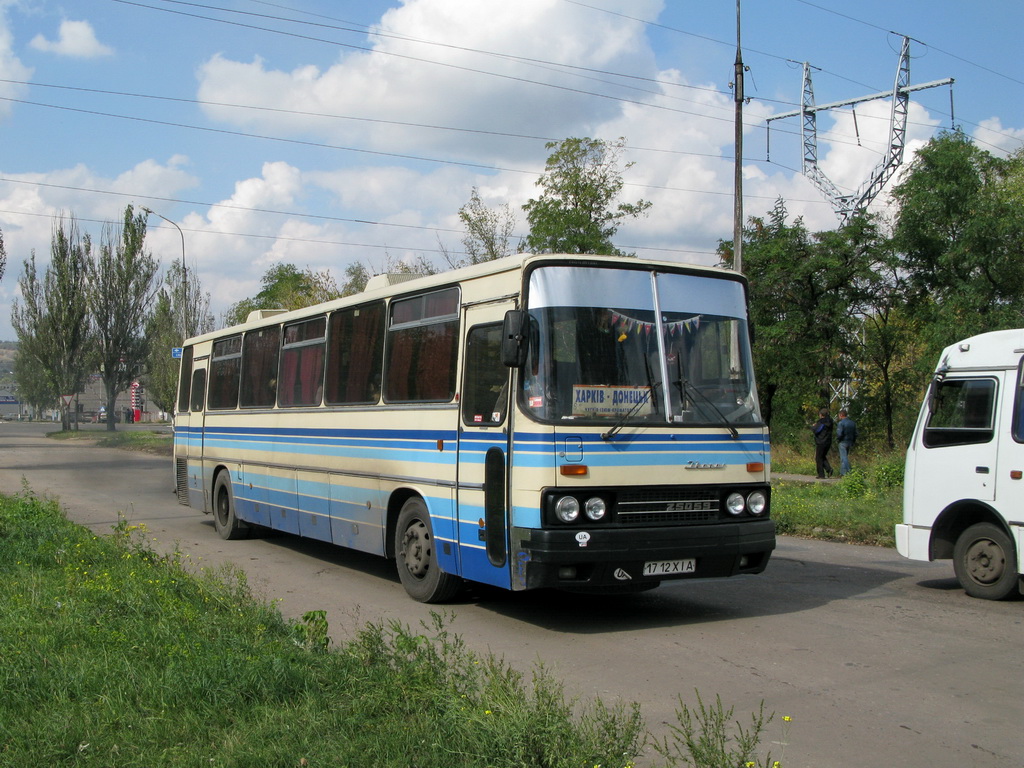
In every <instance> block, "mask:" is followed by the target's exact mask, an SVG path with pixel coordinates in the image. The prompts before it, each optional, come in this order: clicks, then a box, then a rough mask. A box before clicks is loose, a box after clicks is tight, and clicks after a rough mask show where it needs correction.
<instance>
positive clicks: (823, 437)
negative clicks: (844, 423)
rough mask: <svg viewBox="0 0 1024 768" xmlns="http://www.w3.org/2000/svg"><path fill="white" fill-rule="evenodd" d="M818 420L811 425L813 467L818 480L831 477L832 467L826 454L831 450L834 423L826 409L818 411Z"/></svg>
mask: <svg viewBox="0 0 1024 768" xmlns="http://www.w3.org/2000/svg"><path fill="white" fill-rule="evenodd" d="M818 417H819V418H818V420H817V421H816V422H814V424H812V425H811V429H812V430H813V431H814V466H815V468H816V469H817V470H818V479H819V480H824V479H825V478H826V477H832V465H831V464H830V463H829V461H828V452H829V450H831V448H832V427H833V424H834V422H833V421H832V417H831V416H830V415H829V412H828V408H822V409H821V410H820V411H818Z"/></svg>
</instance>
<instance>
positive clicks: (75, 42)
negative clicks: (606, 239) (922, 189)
mask: <svg viewBox="0 0 1024 768" xmlns="http://www.w3.org/2000/svg"><path fill="white" fill-rule="evenodd" d="M741 18H742V44H743V58H744V62H745V64H746V65H747V66H748V67H749V72H748V73H747V75H746V95H747V96H748V98H749V102H748V103H747V104H746V106H745V108H744V114H745V120H744V123H745V138H744V198H745V199H744V208H745V212H746V214H747V215H755V216H756V215H763V214H764V213H765V212H766V211H767V210H768V209H769V208H770V207H771V205H772V204H773V202H774V201H775V199H777V198H778V197H779V196H781V197H783V198H784V199H785V200H786V201H787V205H788V208H789V210H790V212H791V213H792V214H793V215H794V216H796V215H800V216H803V217H804V219H805V221H806V223H807V225H808V226H809V227H811V228H812V229H814V230H819V229H826V228H831V227H834V226H836V224H837V220H836V218H835V215H834V214H833V211H832V208H831V206H830V205H829V204H828V202H827V201H825V199H824V198H823V197H822V196H821V194H820V193H819V192H818V191H817V190H816V189H815V188H814V187H813V186H812V185H811V184H809V183H808V182H807V180H806V179H805V178H804V177H803V176H801V174H800V157H801V154H800V153H801V144H800V136H799V129H800V126H799V121H798V119H797V118H790V119H787V120H778V121H773V122H771V132H770V141H769V139H768V135H769V134H768V131H767V129H766V122H765V121H766V118H768V117H771V116H772V115H777V114H779V113H783V112H787V111H790V110H792V109H794V108H796V106H797V105H798V101H799V98H800V89H801V64H802V62H805V61H806V62H809V63H810V64H811V65H812V66H813V67H814V69H813V70H812V71H813V84H814V93H815V99H816V102H817V103H818V104H824V103H828V102H832V101H838V100H844V99H848V98H853V97H857V96H862V95H867V94H871V93H875V92H880V91H887V90H888V91H891V90H892V87H893V82H894V77H895V73H896V65H897V61H898V52H899V48H900V44H901V35H907V36H910V37H911V38H913V42H912V44H911V54H912V57H913V58H912V62H911V73H910V81H911V83H912V84H918V83H926V82H932V81H935V80H940V79H944V78H949V77H952V78H954V79H955V81H956V82H955V84H954V85H953V86H952V88H950V87H936V88H931V89H928V90H924V91H919V92H917V93H915V94H914V95H913V97H912V105H911V111H910V117H909V125H908V130H907V140H908V142H907V147H908V154H907V157H906V160H907V161H909V160H910V159H911V156H912V152H913V151H914V150H915V149H916V148H917V147H919V146H921V144H923V143H924V142H925V141H927V140H928V139H929V138H930V137H931V136H933V135H935V133H936V132H937V131H939V130H942V129H944V128H949V127H950V126H951V125H952V123H953V120H954V119H955V122H956V124H957V125H959V126H961V127H962V128H963V130H964V131H965V132H966V133H968V134H969V135H971V136H973V137H974V138H975V140H976V141H977V142H978V143H979V145H980V146H982V147H983V148H985V149H987V150H989V151H992V152H997V153H1006V152H1012V151H1016V150H1017V149H1019V148H1020V147H1021V145H1022V143H1024V68H1022V66H1021V64H1020V63H1019V60H1018V57H1017V49H1018V38H1019V30H1020V29H1021V28H1024V3H1020V2H1019V0H990V1H988V2H982V3H965V2H962V0H957V1H954V0H931V1H930V2H927V3H926V2H919V1H918V0H904V2H900V3H892V2H881V1H880V0H862V2H860V3H857V4H850V3H848V2H838V0H815V2H811V1H810V0H743V3H742V17H741ZM735 53H736V4H735V2H734V1H733V0H713V1H709V0H685V1H684V0H516V2H514V3H513V2H509V1H508V0H500V1H499V0H404V2H403V1H400V0H391V1H384V0H379V1H378V0H359V2H354V1H352V0H336V1H335V2H327V1H326V0H274V1H273V2H272V1H270V0H207V1H199V2H180V1H179V2H172V1H171V0H132V1H131V2H129V1H128V0H75V2H73V3H72V2H68V1H67V0H64V2H57V1H51V0H0V231H2V233H3V237H4V241H5V245H6V250H7V255H8V265H7V274H6V275H5V276H4V278H3V280H2V281H0V340H5V339H13V338H14V333H13V331H12V329H11V326H10V308H11V304H12V301H14V300H15V299H16V298H17V279H18V277H19V275H20V274H21V272H22V263H23V261H24V260H25V259H26V258H27V257H28V256H29V254H30V253H31V251H32V250H33V249H34V250H35V252H36V254H37V260H38V262H39V264H40V266H42V265H44V264H45V262H46V260H47V257H48V250H49V242H50V233H51V227H52V225H53V218H54V216H55V215H56V214H58V213H60V212H62V211H63V212H65V213H71V214H74V215H75V216H76V218H77V219H78V220H79V222H80V225H81V227H82V229H83V230H85V231H87V232H89V233H90V234H91V235H92V236H93V237H94V238H99V236H100V232H101V230H102V226H103V222H104V221H117V220H119V219H120V216H121V214H122V212H123V210H124V207H125V205H127V204H128V203H134V204H135V205H137V206H147V207H149V208H151V209H153V210H154V211H156V212H158V213H159V214H161V215H162V216H166V217H167V218H169V219H172V220H173V221H174V222H176V223H177V224H178V225H179V226H180V227H181V228H182V231H183V232H184V236H185V241H186V242H185V246H186V255H187V261H188V266H189V269H190V270H195V272H196V274H199V275H200V277H201V280H202V282H203V286H204V288H205V289H206V290H207V291H209V292H210V293H211V296H212V300H213V308H214V311H215V313H216V314H217V315H218V318H219V316H220V314H221V313H222V312H223V311H224V310H225V309H226V308H227V307H228V306H230V305H231V304H232V303H234V302H235V301H237V300H239V299H241V298H244V297H247V296H252V295H253V294H255V293H256V292H257V291H258V290H259V280H260V277H261V276H262V275H263V274H264V273H265V272H266V270H267V268H268V267H270V266H271V265H272V264H274V263H276V262H289V263H294V264H296V265H297V266H299V267H300V268H302V269H304V268H307V267H309V268H312V269H316V270H322V269H329V270H331V271H332V272H333V273H334V274H335V276H336V277H337V278H338V280H339V282H340V280H341V278H342V274H343V271H344V269H345V267H346V266H348V265H349V264H350V263H352V262H353V261H362V262H363V263H365V264H367V265H368V266H369V267H370V269H371V270H373V271H380V270H382V269H384V266H385V264H386V263H387V262H388V261H389V260H390V261H392V262H393V261H398V260H403V259H412V258H417V257H419V256H425V257H426V258H428V259H431V260H434V261H435V262H437V263H438V264H439V265H443V263H444V260H443V257H442V255H441V253H442V251H445V250H447V251H448V252H449V253H451V254H453V255H455V256H457V255H458V252H459V251H460V250H461V249H462V243H461V240H462V231H461V229H462V228H461V226H460V224H459V221H458V209H459V207H460V206H462V205H463V204H464V203H465V202H466V201H467V200H468V199H469V196H470V193H471V190H472V188H473V187H477V188H478V189H479V190H480V194H481V197H482V198H483V200H484V202H485V203H487V204H488V205H490V206H499V205H503V204H506V203H507V204H508V205H509V206H510V207H511V210H512V211H513V212H514V213H516V214H517V217H518V224H519V226H518V230H517V231H518V232H520V233H525V231H526V223H525V217H524V216H523V215H522V211H521V208H520V206H521V205H522V204H523V203H524V202H525V201H526V200H528V199H529V198H530V197H531V196H536V194H537V188H536V187H535V181H536V178H537V175H538V173H539V172H540V171H541V170H542V168H543V164H544V160H545V158H546V157H547V154H548V151H547V150H546V149H545V146H544V144H545V141H549V140H556V139H561V138H565V137H567V136H592V137H599V138H604V139H609V140H611V139H615V138H617V137H623V138H625V140H626V144H627V150H626V152H625V154H624V156H623V162H631V163H634V165H632V166H631V167H630V168H628V170H626V171H625V173H624V178H625V181H626V182H627V186H626V187H625V190H624V198H625V199H627V200H636V199H638V198H640V197H643V198H644V199H647V200H650V201H651V202H652V203H653V206H652V208H651V210H650V213H649V215H648V216H647V217H646V218H644V219H640V220H638V221H636V222H631V223H629V224H628V225H626V226H624V227H622V229H621V230H620V232H619V235H618V237H617V239H616V241H617V244H618V245H619V247H621V248H624V249H627V250H634V251H636V252H637V253H638V254H640V255H643V256H650V257H653V258H663V259H668V260H673V261H692V262H697V263H705V264H707V263H713V261H714V249H715V246H716V245H717V243H718V240H719V239H723V238H724V239H729V238H731V236H732V177H733V161H732V157H733V103H732V96H731V93H730V90H729V87H730V81H731V80H732V76H733V61H734V59H735ZM951 107H952V110H951ZM889 110H890V103H889V102H888V101H884V100H883V101H876V102H871V103H865V104H861V105H859V106H858V107H857V108H856V117H854V113H853V112H852V111H851V110H849V109H847V110H843V111H837V112H828V113H822V114H821V115H820V116H819V121H818V130H819V147H818V157H819V161H820V164H821V167H822V168H823V170H824V171H825V173H826V174H827V175H828V177H829V178H830V179H831V180H832V181H833V182H834V183H835V184H836V185H837V186H838V187H839V188H840V189H843V190H844V191H845V190H853V189H856V188H857V187H859V186H860V185H861V184H862V183H863V182H864V181H865V180H866V179H867V177H868V175H869V174H870V172H871V170H872V169H873V168H874V167H875V165H876V163H878V161H879V159H880V158H881V156H882V153H883V152H884V149H885V145H886V142H887V139H888V115H889ZM951 111H952V116H951ZM769 150H770V153H769ZM886 203H887V201H886V200H885V198H884V196H883V197H882V198H880V199H879V200H878V201H877V202H876V203H875V206H874V208H875V210H879V211H882V212H884V211H885V210H886ZM151 227H152V229H151V232H150V236H149V243H150V246H151V248H152V250H153V252H154V254H155V255H156V256H158V257H160V258H161V259H162V260H163V261H164V262H165V263H166V262H169V261H170V260H171V259H175V258H179V257H180V254H181V241H180V239H179V235H178V232H177V230H175V229H174V228H173V227H171V225H169V224H166V223H165V222H164V221H162V220H161V219H159V218H157V217H153V218H152V220H151Z"/></svg>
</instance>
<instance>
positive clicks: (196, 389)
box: [189, 368, 206, 411]
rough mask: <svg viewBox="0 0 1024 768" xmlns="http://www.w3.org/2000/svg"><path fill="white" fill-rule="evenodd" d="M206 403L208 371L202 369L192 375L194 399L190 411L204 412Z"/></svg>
mask: <svg viewBox="0 0 1024 768" xmlns="http://www.w3.org/2000/svg"><path fill="white" fill-rule="evenodd" d="M205 402H206V369H205V368H200V369H199V370H198V371H196V372H195V373H193V374H192V399H191V402H190V405H189V407H190V409H191V410H192V411H202V410H203V406H204V404H205Z"/></svg>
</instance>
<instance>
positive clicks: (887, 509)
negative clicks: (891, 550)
mask: <svg viewBox="0 0 1024 768" xmlns="http://www.w3.org/2000/svg"><path fill="white" fill-rule="evenodd" d="M854 458H855V462H854V463H853V470H852V471H851V472H850V473H849V474H847V475H846V476H845V477H843V478H840V479H838V480H828V481H818V480H812V481H810V482H803V481H799V480H796V481H794V480H776V481H774V482H773V483H772V518H774V520H775V526H776V530H777V531H778V532H779V533H781V534H790V535H794V536H804V537H807V538H817V539H827V540H831V541H843V542H850V543H856V544H874V545H878V546H884V547H893V546H895V528H894V526H895V525H896V523H899V522H902V519H903V456H902V455H869V456H860V455H855V456H854ZM772 471H773V472H781V473H792V474H806V475H811V476H813V474H814V460H813V458H811V459H810V460H808V458H807V457H806V456H802V455H798V454H796V453H794V452H792V451H790V450H787V449H785V448H783V449H781V450H775V449H774V448H773V453H772Z"/></svg>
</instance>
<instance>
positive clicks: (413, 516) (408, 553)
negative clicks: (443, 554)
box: [395, 497, 462, 603]
mask: <svg viewBox="0 0 1024 768" xmlns="http://www.w3.org/2000/svg"><path fill="white" fill-rule="evenodd" d="M435 544H436V541H435V539H434V529H433V526H432V525H431V522H430V515H429V513H428V512H427V505H426V504H424V503H423V499H421V498H419V497H413V498H411V499H409V500H408V501H406V502H405V504H403V505H402V511H401V512H400V513H399V514H398V525H397V527H396V528H395V561H396V565H397V568H398V578H399V579H401V580H402V586H403V587H405V591H406V592H408V593H409V596H410V597H412V598H413V599H414V600H418V601H420V602H421V603H443V602H445V601H446V600H450V599H451V598H452V597H454V596H455V593H456V592H458V591H459V587H460V586H461V583H462V580H461V579H459V577H458V576H453V575H452V574H450V573H445V572H444V571H442V570H441V568H440V566H439V565H438V564H437V548H436V546H435Z"/></svg>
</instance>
